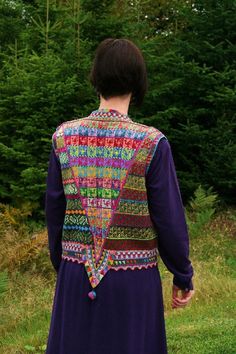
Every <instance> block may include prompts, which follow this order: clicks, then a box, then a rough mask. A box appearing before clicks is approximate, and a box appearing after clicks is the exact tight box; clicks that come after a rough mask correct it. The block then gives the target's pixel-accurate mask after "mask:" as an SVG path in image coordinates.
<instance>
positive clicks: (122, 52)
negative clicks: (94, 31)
mask: <svg viewBox="0 0 236 354" xmlns="http://www.w3.org/2000/svg"><path fill="white" fill-rule="evenodd" d="M90 82H91V83H92V85H93V86H94V88H95V89H96V92H97V95H102V96H103V97H104V98H105V99H108V98H109V97H114V96H119V95H124V94H128V93H132V98H131V102H132V103H134V104H135V105H136V106H141V104H142V102H143V98H144V96H145V93H146V91H147V72H146V65H145V62H144V59H143V55H142V53H141V51H140V50H139V48H138V47H137V46H136V45H135V44H134V43H133V42H131V41H130V40H128V39H114V38H107V39H105V40H103V41H102V42H101V43H100V44H99V46H98V47H97V49H96V53H95V58H94V62H93V66H92V69H91V72H90Z"/></svg>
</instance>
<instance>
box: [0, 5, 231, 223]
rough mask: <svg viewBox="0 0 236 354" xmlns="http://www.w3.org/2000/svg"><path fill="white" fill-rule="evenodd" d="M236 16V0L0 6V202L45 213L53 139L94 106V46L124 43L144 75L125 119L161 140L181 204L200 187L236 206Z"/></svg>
mask: <svg viewBox="0 0 236 354" xmlns="http://www.w3.org/2000/svg"><path fill="white" fill-rule="evenodd" d="M235 10H236V4H235V2H234V1H227V2H225V1H216V2H213V1H203V0H197V1H195V2H194V3H191V2H188V1H185V0H181V1H176V0H170V1H168V2H166V1H162V0H159V1H155V2H153V1H141V0H134V1H128V0H119V1H113V0H112V1H94V0H93V1H92V0H86V1H85V0H72V1H67V0H65V1H58V0H45V1H40V0H34V1H26V0H25V1H21V0H15V1H10V0H3V1H2V2H1V5H0V29H1V31H0V40H1V54H0V78H1V83H0V91H1V101H0V117H1V118H0V156H1V159H0V198H1V201H2V202H4V203H11V204H13V205H15V206H17V207H20V206H21V205H22V204H24V203H25V202H29V203H31V209H32V210H33V216H34V217H37V218H38V217H40V213H41V216H42V215H43V212H42V210H43V206H44V192H45V182H46V175H47V163H48V158H49V152H50V149H51V136H52V133H53V132H54V130H55V128H56V127H57V126H58V125H59V124H60V123H62V122H63V121H66V120H70V119H74V118H75V117H82V116H86V115H87V114H89V113H90V112H91V111H92V110H93V109H96V108H97V107H98V99H97V97H96V94H95V92H94V90H93V89H92V87H91V85H90V83H89V81H88V75H89V71H90V67H91V62H92V59H93V56H94V51H95V48H96V47H97V45H98V43H99V42H100V41H101V40H103V39H104V38H107V37H117V38H122V37H123V38H128V39H131V40H133V41H134V42H135V43H136V44H137V45H138V46H139V47H140V48H141V49H142V51H143V53H144V57H145V60H146V62H147V68H148V78H149V92H148V94H147V96H146V98H145V101H144V105H143V107H142V109H141V110H137V109H135V108H134V107H132V106H131V109H130V116H131V117H132V118H133V119H134V120H136V121H138V122H141V123H144V124H148V125H153V126H155V127H157V128H158V129H160V130H161V131H162V132H163V133H164V134H166V136H167V137H168V139H169V141H170V143H171V146H172V152H173V155H174V160H175V163H176V169H177V175H178V178H179V182H180V187H181V192H182V195H183V200H184V202H186V201H187V200H188V199H189V197H190V196H191V195H192V194H193V192H194V191H195V190H196V188H197V187H198V185H199V184H201V185H202V186H203V187H204V188H206V189H207V188H209V187H210V186H212V187H213V188H214V190H215V191H216V192H217V193H218V194H219V197H220V198H221V200H222V201H224V202H227V203H230V204H233V203H234V202H235V199H234V197H233V190H234V189H235V169H236V162H235V135H234V134H235V133H234V131H235V77H236V75H235V73H236V68H235V60H234V58H235V54H236V53H235V52H236V49H235V48H236V46H235V23H236V11H235ZM9 23H10V24H9Z"/></svg>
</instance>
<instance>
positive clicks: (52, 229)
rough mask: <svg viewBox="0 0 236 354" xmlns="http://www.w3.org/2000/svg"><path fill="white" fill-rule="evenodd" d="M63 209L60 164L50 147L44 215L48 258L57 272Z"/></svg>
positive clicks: (60, 247) (64, 200) (64, 201)
mask: <svg viewBox="0 0 236 354" xmlns="http://www.w3.org/2000/svg"><path fill="white" fill-rule="evenodd" d="M65 209H66V198H65V194H64V189H63V184H62V175H61V166H60V162H59V160H58V158H57V156H56V154H55V151H54V149H53V148H52V150H51V153H50V158H49V166H48V175H47V184H46V197H45V216H46V223H47V229H48V245H49V252H50V259H51V262H52V265H53V267H54V269H55V270H56V272H58V269H59V266H60V263H61V254H62V245H61V238H62V229H63V223H64V217H65Z"/></svg>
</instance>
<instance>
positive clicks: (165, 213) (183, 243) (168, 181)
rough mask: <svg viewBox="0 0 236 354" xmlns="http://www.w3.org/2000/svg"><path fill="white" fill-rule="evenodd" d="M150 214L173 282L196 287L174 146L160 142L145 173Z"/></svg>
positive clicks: (182, 287) (163, 140)
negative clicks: (172, 148)
mask: <svg viewBox="0 0 236 354" xmlns="http://www.w3.org/2000/svg"><path fill="white" fill-rule="evenodd" d="M146 187H147V194H148V203H149V210H150V217H151V219H152V221H153V224H154V226H155V228H156V230H157V240H158V250H159V253H160V256H161V258H162V260H163V262H164V264H165V265H166V267H167V268H168V270H169V271H170V272H171V273H172V274H173V275H174V277H173V284H174V285H176V286H177V287H178V288H180V289H183V290H185V291H188V290H192V289H193V283H192V279H191V278H192V276H193V267H192V264H191V261H190V260H189V236H188V231H187V224H186V219H185V214H184V207H183V203H182V198H181V194H180V189H179V184H178V180H177V176H176V170H175V165H174V161H173V156H172V152H171V147H170V144H169V142H168V140H167V139H166V138H162V139H161V140H160V141H159V144H158V147H157V149H156V151H155V154H154V156H153V159H152V161H151V164H150V166H149V169H148V171H147V176H146Z"/></svg>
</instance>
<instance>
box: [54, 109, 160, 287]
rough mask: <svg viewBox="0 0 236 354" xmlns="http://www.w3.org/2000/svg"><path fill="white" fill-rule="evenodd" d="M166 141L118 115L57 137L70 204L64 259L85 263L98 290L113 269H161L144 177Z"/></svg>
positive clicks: (95, 116) (107, 114)
mask: <svg viewBox="0 0 236 354" xmlns="http://www.w3.org/2000/svg"><path fill="white" fill-rule="evenodd" d="M163 137H165V135H164V134H163V133H161V132H160V131H159V130H158V129H156V128H154V127H149V126H146V125H143V124H140V123H136V122H134V121H132V120H131V118H130V117H129V116H128V115H125V114H121V113H119V112H118V111H116V110H113V109H99V110H96V111H93V112H92V113H91V114H90V115H89V116H88V117H85V118H81V119H75V120H72V121H68V122H64V123H63V124H62V125H60V126H59V127H58V128H57V129H56V131H55V133H54V134H53V136H52V142H53V147H54V149H55V153H56V155H57V156H58V159H59V161H60V165H61V171H62V180H63V187H64V193H65V197H66V201H67V205H66V213H65V219H64V225H63V233H62V258H64V259H67V260H71V261H74V262H79V263H84V265H85V268H86V271H87V274H88V277H89V280H90V283H91V285H92V287H93V288H94V287H96V286H97V285H98V284H99V283H100V281H101V280H102V278H103V277H104V275H105V274H106V273H107V272H108V270H110V269H113V270H120V269H123V270H125V269H128V268H129V269H142V268H147V267H151V266H155V265H157V256H158V250H157V234H156V230H155V229H154V226H153V224H152V221H151V218H150V215H149V210H148V200H147V193H146V185H145V175H146V173H147V170H148V167H149V165H150V163H151V160H152V157H153V155H154V152H155V150H156V148H157V146H158V142H159V141H160V139H161V138H163Z"/></svg>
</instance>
